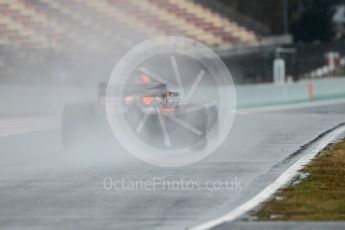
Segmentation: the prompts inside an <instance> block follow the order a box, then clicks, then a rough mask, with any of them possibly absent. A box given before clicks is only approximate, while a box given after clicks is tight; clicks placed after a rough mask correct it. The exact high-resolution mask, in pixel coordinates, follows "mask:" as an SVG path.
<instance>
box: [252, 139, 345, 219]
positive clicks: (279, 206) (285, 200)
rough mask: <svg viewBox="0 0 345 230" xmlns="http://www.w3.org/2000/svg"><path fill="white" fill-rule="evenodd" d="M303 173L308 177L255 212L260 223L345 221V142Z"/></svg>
mask: <svg viewBox="0 0 345 230" xmlns="http://www.w3.org/2000/svg"><path fill="white" fill-rule="evenodd" d="M302 172H303V173H305V174H307V175H308V176H307V177H306V178H305V179H303V180H302V181H300V183H298V184H297V185H293V184H291V185H289V186H288V187H286V188H283V189H281V190H279V191H278V192H277V193H276V194H275V196H274V198H273V199H271V200H269V201H267V202H265V203H264V204H263V206H262V208H261V209H260V210H259V211H258V212H256V213H255V216H256V217H257V218H258V220H270V221H272V220H277V221H344V220H345V140H344V141H342V142H340V143H338V144H335V145H333V146H332V147H331V148H330V149H328V150H325V151H324V152H322V153H321V154H320V155H319V156H318V157H317V158H315V159H314V160H313V161H312V162H311V163H310V164H308V165H307V166H306V167H305V168H304V169H303V170H302Z"/></svg>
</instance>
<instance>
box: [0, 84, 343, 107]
mask: <svg viewBox="0 0 345 230" xmlns="http://www.w3.org/2000/svg"><path fill="white" fill-rule="evenodd" d="M236 90H237V104H238V107H239V108H253V107H263V106H271V105H278V104H280V105H281V104H289V103H298V102H307V101H312V100H313V101H316V100H327V99H335V98H345V77H339V78H325V79H314V80H303V81H299V82H295V83H286V84H284V85H274V84H257V85H240V86H237V87H236ZM96 100H97V88H75V87H65V86H64V87H62V86H61V87H48V86H6V85H1V86H0V104H1V106H0V113H6V114H12V113H13V114H17V113H29V114H59V113H60V112H61V110H62V108H63V106H64V105H65V104H67V103H76V102H82V101H96Z"/></svg>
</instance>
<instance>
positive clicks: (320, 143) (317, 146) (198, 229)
mask: <svg viewBox="0 0 345 230" xmlns="http://www.w3.org/2000/svg"><path fill="white" fill-rule="evenodd" d="M344 134H345V125H341V126H339V127H337V128H335V129H334V130H332V131H331V132H329V133H328V134H326V135H324V136H323V137H321V138H320V139H319V140H316V141H315V142H314V143H313V144H312V145H310V146H309V147H308V148H306V149H305V150H304V151H303V152H304V154H303V153H302V154H303V157H302V158H300V159H299V160H298V161H297V162H296V163H294V164H293V165H292V166H290V167H289V168H288V169H287V170H286V171H285V172H283V173H282V174H281V175H280V176H279V177H278V178H277V179H276V180H275V181H274V182H273V183H271V184H269V185H268V186H267V187H266V188H264V189H263V190H262V191H261V192H259V193H258V194H257V195H256V196H254V197H253V198H252V199H250V200H249V201H247V202H245V203H243V204H242V205H240V206H238V207H237V208H235V209H234V210H232V211H231V212H229V213H227V214H225V215H223V216H221V217H219V218H216V219H213V220H209V221H207V222H205V223H202V224H200V225H197V226H195V227H193V228H191V229H192V230H206V229H211V228H214V227H216V226H218V225H221V224H223V223H225V222H229V221H233V220H235V219H236V218H238V217H240V216H241V215H243V214H245V213H247V212H248V211H250V210H252V209H253V208H255V207H256V206H257V205H259V204H260V203H262V202H264V201H265V200H267V199H269V198H270V197H271V196H272V195H273V194H274V193H275V192H276V191H277V190H278V189H279V188H281V187H283V186H284V185H286V184H288V183H289V182H290V181H291V180H292V179H293V178H294V176H296V175H297V173H298V172H299V171H300V170H301V169H302V168H303V167H304V166H305V165H306V164H308V163H309V162H310V161H311V160H312V159H313V158H314V157H315V156H316V155H317V154H318V153H319V152H321V151H322V150H323V149H324V148H326V147H327V145H328V144H330V143H332V142H334V141H336V140H337V139H338V138H339V137H341V136H342V135H344Z"/></svg>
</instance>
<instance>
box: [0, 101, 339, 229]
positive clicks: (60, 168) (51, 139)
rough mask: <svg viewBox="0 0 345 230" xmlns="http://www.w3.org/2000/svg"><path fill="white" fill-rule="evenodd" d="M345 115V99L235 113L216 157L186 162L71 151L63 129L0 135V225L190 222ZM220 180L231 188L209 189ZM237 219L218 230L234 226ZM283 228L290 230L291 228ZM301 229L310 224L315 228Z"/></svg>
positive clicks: (260, 180) (215, 210)
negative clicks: (147, 185)
mask: <svg viewBox="0 0 345 230" xmlns="http://www.w3.org/2000/svg"><path fill="white" fill-rule="evenodd" d="M344 115H345V104H337V105H332V106H321V107H318V108H306V109H295V110H293V109H292V110H285V111H281V112H279V111H278V112H277V111H276V112H262V113H259V112H255V113H250V112H245V113H239V114H238V115H237V117H236V120H235V123H234V126H233V129H232V130H231V133H230V134H229V136H228V138H227V140H226V141H225V143H224V144H223V145H222V146H220V148H219V149H218V150H217V151H216V152H215V153H214V154H212V155H211V156H210V157H208V158H207V159H204V160H202V161H201V162H199V163H196V164H194V165H191V166H186V167H182V168H159V167H154V166H150V165H148V164H146V163H143V162H140V161H138V160H136V159H134V158H132V157H131V156H130V155H129V154H127V153H126V152H125V151H124V150H123V149H122V148H121V147H120V146H118V148H117V150H116V151H113V152H111V153H109V152H107V151H103V150H94V151H85V152H84V151H65V150H63V148H62V147H61V145H60V137H59V129H50V130H45V131H39V132H35V133H30V134H21V135H14V136H9V137H3V138H1V139H0V150H1V153H0V154H1V156H0V229H185V228H187V227H192V226H195V225H197V224H200V223H203V222H205V221H208V220H210V219H212V218H216V217H219V216H221V215H222V214H224V213H227V212H229V211H231V210H233V209H234V208H236V207H237V206H239V205H240V204H242V203H243V202H245V201H247V200H248V199H250V198H251V197H253V196H254V195H255V194H257V193H258V192H259V191H261V190H262V189H263V188H264V187H266V186H267V185H268V184H270V183H271V182H272V181H273V180H274V179H275V178H277V177H278V176H279V175H280V173H282V172H283V171H284V170H285V169H286V168H287V167H288V166H289V165H291V164H292V163H293V162H294V161H295V160H296V159H298V155H296V156H295V157H292V158H289V156H291V154H293V153H295V152H296V151H298V150H299V149H301V147H302V146H303V145H305V144H307V143H309V142H311V141H312V140H314V139H315V138H317V137H318V136H319V135H320V134H322V133H324V132H326V131H327V130H330V129H331V128H334V127H336V126H337V125H339V124H341V123H343V122H345V116H344ZM108 177H110V178H112V179H113V180H124V181H127V182H128V181H152V180H154V179H157V178H159V179H161V180H163V179H164V180H166V181H170V182H172V181H179V182H181V181H182V180H183V181H184V182H186V181H189V182H190V181H192V182H193V183H195V184H199V185H201V186H196V185H195V184H194V187H193V188H191V189H186V188H181V187H179V188H166V187H163V186H157V187H156V188H155V189H147V190H145V189H138V190H136V191H134V190H131V189H128V188H127V189H122V190H119V189H114V188H112V189H107V188H105V187H104V183H103V182H104V179H105V178H108ZM214 181H220V182H231V183H233V184H234V185H235V186H233V187H230V188H229V187H228V188H227V189H215V188H213V189H210V188H209V187H207V186H206V184H207V183H209V182H214ZM234 223H235V222H233V223H229V225H223V226H220V227H219V228H218V229H236V228H233V227H234V226H235V225H233V224H234ZM242 224H243V223H242ZM292 225H293V224H292ZM316 225H317V224H316ZM243 226H244V227H243ZM256 226H257V227H258V228H256ZM262 226H264V227H262ZM270 226H271V225H270ZM273 226H274V227H273V228H271V227H269V228H268V227H267V228H266V227H265V224H261V223H260V224H259V225H257V224H256V223H254V224H250V223H249V224H248V223H246V225H241V226H240V225H239V226H238V227H239V228H237V229H276V228H275V226H276V225H273ZM277 226H278V225H277ZM281 226H282V227H280V225H279V228H280V229H289V228H288V227H289V225H281ZM296 226H298V227H299V228H298V229H313V227H312V226H314V225H309V226H311V227H310V228H309V227H307V228H303V226H302V225H299V224H296ZM330 226H332V223H331V224H330Z"/></svg>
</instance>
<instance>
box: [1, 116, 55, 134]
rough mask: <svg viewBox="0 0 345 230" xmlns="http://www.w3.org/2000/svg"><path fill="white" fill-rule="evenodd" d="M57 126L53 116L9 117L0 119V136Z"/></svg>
mask: <svg viewBox="0 0 345 230" xmlns="http://www.w3.org/2000/svg"><path fill="white" fill-rule="evenodd" d="M56 126H57V121H56V119H54V118H9V119H3V120H0V137H5V136H11V135H15V134H21V133H29V132H34V131H39V130H44V129H49V128H54V127H56Z"/></svg>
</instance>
